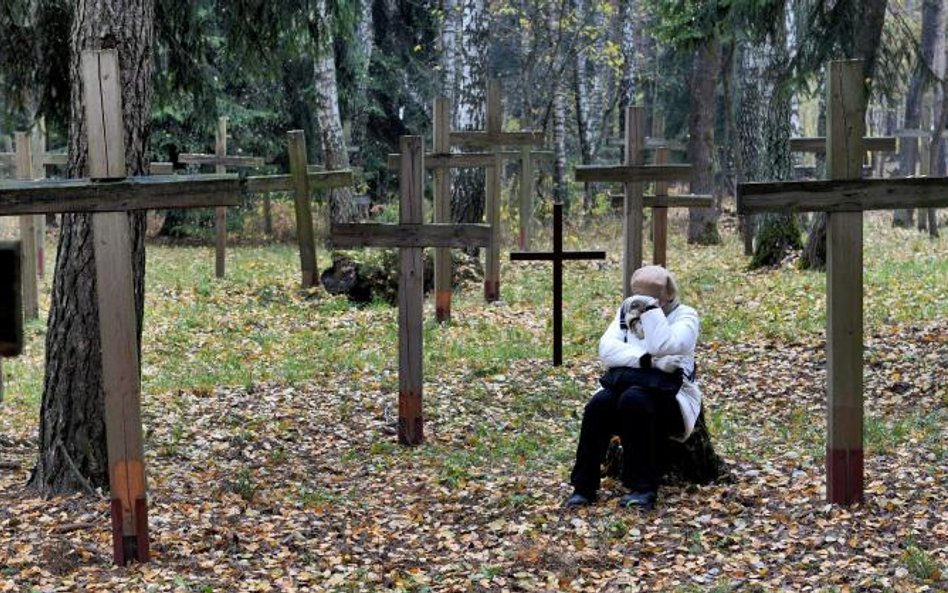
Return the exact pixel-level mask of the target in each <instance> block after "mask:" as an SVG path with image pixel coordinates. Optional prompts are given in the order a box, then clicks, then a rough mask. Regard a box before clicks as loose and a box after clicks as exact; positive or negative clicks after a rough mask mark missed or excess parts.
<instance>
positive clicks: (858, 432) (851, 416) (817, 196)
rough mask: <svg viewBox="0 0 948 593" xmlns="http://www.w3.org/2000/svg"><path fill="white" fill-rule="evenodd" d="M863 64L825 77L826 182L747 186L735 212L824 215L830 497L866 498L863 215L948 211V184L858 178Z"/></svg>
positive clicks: (847, 64) (838, 65)
mask: <svg viewBox="0 0 948 593" xmlns="http://www.w3.org/2000/svg"><path fill="white" fill-rule="evenodd" d="M862 72H863V69H862V62H860V61H841V62H832V63H831V64H830V68H829V71H828V81H827V103H828V104H829V110H828V115H827V139H826V155H827V161H826V171H827V174H828V176H829V180H827V181H809V182H806V181H797V182H786V183H742V184H739V185H738V193H737V204H738V211H739V212H741V213H744V214H752V213H760V212H773V211H782V212H787V211H795V212H814V211H823V212H826V213H827V219H828V220H827V225H826V227H827V228H826V232H827V236H826V250H827V252H826V259H827V261H826V265H827V281H826V298H827V307H828V312H827V318H826V359H827V396H828V404H827V408H828V414H829V418H828V422H827V431H828V434H827V444H826V495H827V499H828V501H829V502H831V503H839V504H852V503H855V502H859V501H861V500H862V499H863V327H862V326H863V314H862V311H863V304H862V300H863V298H862V297H863V252H862V243H863V239H862V237H863V221H862V218H863V217H862V213H863V211H866V210H890V209H896V208H907V207H932V208H934V207H940V206H948V178H909V179H860V177H861V174H862V162H863V157H864V154H865V148H864V144H863V133H864V130H865V111H866V87H865V82H864V80H863V75H862Z"/></svg>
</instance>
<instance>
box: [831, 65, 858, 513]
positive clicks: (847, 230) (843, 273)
mask: <svg viewBox="0 0 948 593" xmlns="http://www.w3.org/2000/svg"><path fill="white" fill-rule="evenodd" d="M862 71H863V70H862V62H860V61H846V62H833V63H832V64H830V69H829V77H828V81H827V93H828V95H829V97H828V103H829V105H830V109H829V110H828V113H827V147H826V150H827V167H826V168H827V171H828V172H829V178H830V179H859V178H860V177H861V174H862V161H863V156H864V151H863V140H862V139H863V134H864V128H865V109H866V92H865V85H864V82H863V77H862ZM827 217H828V218H827V223H826V233H827V235H826V249H827V253H826V265H827V270H826V271H827V274H826V277H827V286H826V294H827V304H828V307H829V311H828V313H827V332H826V349H827V380H828V398H829V401H828V410H829V419H828V430H829V435H828V441H827V456H826V463H827V468H826V469H827V471H826V480H827V498H828V499H829V501H830V502H834V503H839V504H852V503H854V502H859V501H861V500H862V498H863V444H862V443H863V401H862V400H863V397H862V393H863V360H862V359H863V330H862V322H863V308H862V297H863V269H862V268H863V255H862V235H863V215H862V211H861V210H860V211H852V212H830V213H828V214H827Z"/></svg>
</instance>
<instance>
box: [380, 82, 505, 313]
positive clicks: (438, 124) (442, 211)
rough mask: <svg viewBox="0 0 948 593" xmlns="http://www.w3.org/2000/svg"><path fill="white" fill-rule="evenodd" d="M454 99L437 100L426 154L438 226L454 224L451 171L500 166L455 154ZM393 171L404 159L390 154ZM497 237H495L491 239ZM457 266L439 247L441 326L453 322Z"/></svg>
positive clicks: (485, 156) (486, 157) (491, 159)
mask: <svg viewBox="0 0 948 593" xmlns="http://www.w3.org/2000/svg"><path fill="white" fill-rule="evenodd" d="M450 134H451V99H449V98H447V97H439V98H437V99H435V100H434V108H433V116H432V152H430V153H426V154H425V169H431V170H432V172H433V176H434V189H433V193H434V222H435V223H436V224H448V223H450V222H451V173H450V171H451V169H465V168H484V169H487V170H488V171H491V170H493V169H494V167H496V166H497V158H496V156H495V155H494V153H490V152H451V140H450ZM388 166H389V168H390V169H397V168H399V167H401V155H399V154H390V155H389V157H388ZM491 236H492V237H493V236H494V235H493V234H492V235H491ZM452 279H453V262H452V261H451V249H450V248H448V247H436V248H435V252H434V285H435V318H436V319H437V320H438V322H439V323H444V322H447V321H450V320H451V295H452V292H453V286H452Z"/></svg>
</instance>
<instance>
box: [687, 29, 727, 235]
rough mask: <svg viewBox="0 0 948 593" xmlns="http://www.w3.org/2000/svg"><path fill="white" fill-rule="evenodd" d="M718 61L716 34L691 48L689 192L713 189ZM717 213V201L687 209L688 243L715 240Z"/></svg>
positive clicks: (707, 191) (705, 191) (719, 47)
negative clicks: (705, 205) (696, 47)
mask: <svg viewBox="0 0 948 593" xmlns="http://www.w3.org/2000/svg"><path fill="white" fill-rule="evenodd" d="M720 61H721V45H720V43H719V41H718V38H717V37H716V36H715V37H711V38H709V39H707V40H706V41H705V42H703V43H702V44H701V45H700V46H699V47H698V49H697V51H696V52H695V60H694V65H693V68H692V77H691V104H690V113H689V115H688V133H689V134H690V139H689V141H688V162H690V163H691V166H692V174H691V192H692V193H695V194H710V193H713V192H714V119H715V113H716V109H715V87H716V86H717V74H718V71H719V70H720ZM719 215H720V213H719V212H718V207H717V205H715V206H712V207H711V208H692V209H690V210H689V211H688V243H691V244H694V243H697V244H699V245H717V244H719V243H720V242H721V235H720V234H719V233H718V216H719Z"/></svg>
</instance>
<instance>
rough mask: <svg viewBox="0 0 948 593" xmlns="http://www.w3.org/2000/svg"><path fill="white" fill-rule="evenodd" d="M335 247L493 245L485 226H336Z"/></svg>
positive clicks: (375, 224) (454, 246)
mask: <svg viewBox="0 0 948 593" xmlns="http://www.w3.org/2000/svg"><path fill="white" fill-rule="evenodd" d="M332 242H333V245H334V246H336V247H446V248H465V247H484V246H486V245H488V244H489V243H490V227H489V226H487V225H486V224H440V223H434V224H430V223H429V224H398V225H392V224H378V223H363V224H334V225H332Z"/></svg>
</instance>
